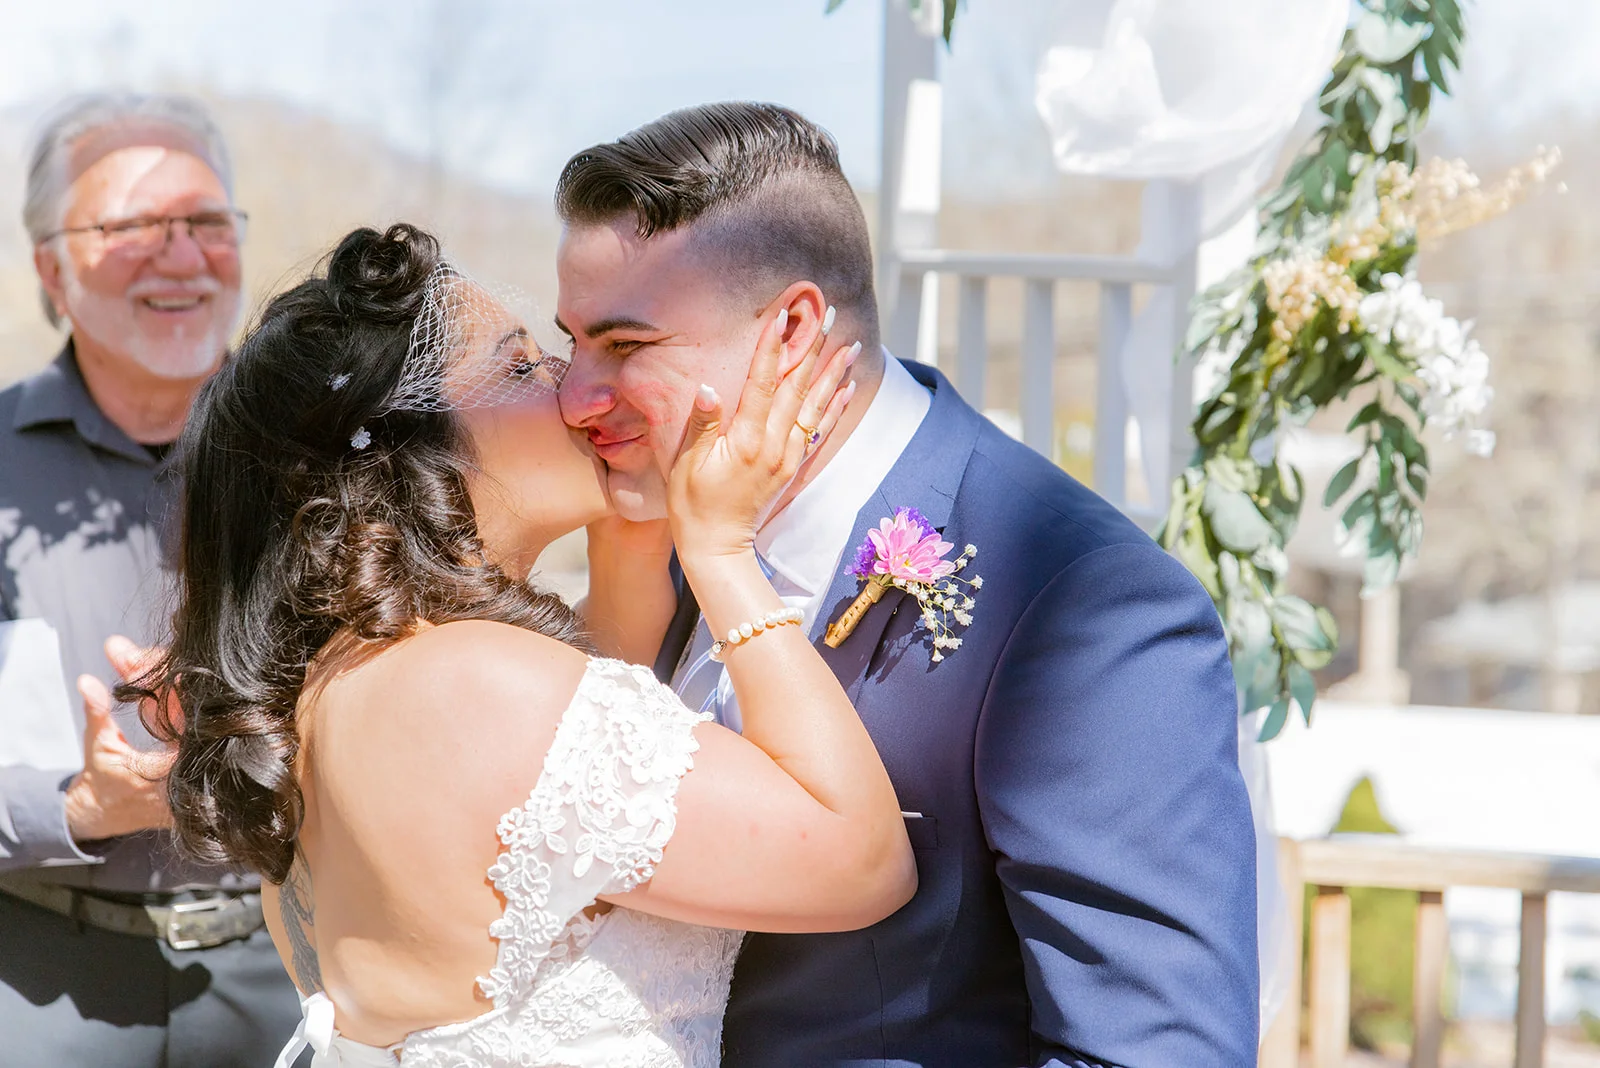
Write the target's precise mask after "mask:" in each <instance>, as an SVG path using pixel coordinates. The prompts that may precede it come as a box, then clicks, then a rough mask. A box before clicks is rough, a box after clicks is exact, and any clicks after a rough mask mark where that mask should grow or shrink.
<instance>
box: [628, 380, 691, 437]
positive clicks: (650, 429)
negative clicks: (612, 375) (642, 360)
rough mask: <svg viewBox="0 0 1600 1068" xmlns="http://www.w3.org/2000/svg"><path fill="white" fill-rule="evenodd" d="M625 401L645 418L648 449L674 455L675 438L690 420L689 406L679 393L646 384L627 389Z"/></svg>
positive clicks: (659, 383) (658, 383) (656, 383)
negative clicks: (666, 451)
mask: <svg viewBox="0 0 1600 1068" xmlns="http://www.w3.org/2000/svg"><path fill="white" fill-rule="evenodd" d="M626 399H627V402H628V404H629V405H630V406H631V407H633V409H634V410H635V411H637V412H638V413H639V414H640V415H641V416H643V417H644V422H645V427H646V433H647V435H648V440H649V442H650V444H651V447H652V448H655V449H662V448H671V449H673V450H674V451H676V448H677V438H678V437H679V436H680V435H681V434H682V432H683V425H684V423H685V422H687V421H688V418H689V414H688V413H689V406H688V402H687V401H686V400H684V399H683V398H680V397H679V395H678V391H677V390H674V389H673V388H672V386H671V384H670V383H667V382H662V381H659V380H648V381H643V382H639V383H636V384H635V385H634V386H633V387H632V388H630V389H629V390H628V396H627V398H626Z"/></svg>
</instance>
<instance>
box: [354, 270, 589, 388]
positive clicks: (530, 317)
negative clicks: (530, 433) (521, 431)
mask: <svg viewBox="0 0 1600 1068" xmlns="http://www.w3.org/2000/svg"><path fill="white" fill-rule="evenodd" d="M537 321H538V318H537V316H536V315H535V314H534V309H533V304H532V301H531V300H529V299H528V297H527V295H526V294H525V293H523V292H521V291H520V290H518V289H516V288H515V287H512V286H503V285H490V284H486V283H484V282H480V281H478V280H477V279H475V278H472V277H471V276H469V275H467V274H466V273H465V272H464V271H462V270H461V269H460V268H459V267H456V266H454V265H453V264H449V263H444V262H441V263H440V264H439V265H438V266H437V267H435V268H434V269H433V273H432V274H431V275H429V277H428V282H427V287H426V291H425V296H424V299H423V306H422V311H421V312H420V313H419V314H418V316H417V320H416V324H415V325H414V326H413V327H412V329H411V341H410V345H409V346H408V347H407V350H406V358H405V365H404V367H403V368H402V369H401V372H400V381H399V383H398V384H397V385H396V386H395V389H394V392H393V393H392V394H391V395H390V397H389V399H388V401H387V402H386V403H385V404H384V407H383V412H384V413H388V412H402V411H406V412H444V411H461V410H464V409H469V408H486V407H493V406H496V405H501V404H510V403H514V402H516V401H518V400H522V399H524V398H526V397H529V396H533V395H536V394H540V393H549V392H551V391H552V390H554V389H556V388H557V387H558V386H560V385H561V379H562V377H563V376H564V375H565V374H566V370H567V361H566V359H565V358H564V357H562V356H560V355H558V354H556V353H554V352H551V351H548V350H547V349H546V348H545V347H544V346H542V345H540V344H539V342H538V340H537V339H536V338H535V336H534V334H533V332H532V324H534V323H536V322H537Z"/></svg>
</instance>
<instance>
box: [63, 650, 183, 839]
mask: <svg viewBox="0 0 1600 1068" xmlns="http://www.w3.org/2000/svg"><path fill="white" fill-rule="evenodd" d="M106 656H107V657H108V658H110V660H111V662H112V664H113V666H115V667H116V669H117V674H119V675H121V676H122V677H123V678H125V679H136V678H138V677H139V676H140V675H142V674H143V673H144V671H145V670H146V668H147V667H148V665H149V664H150V663H151V660H152V653H151V651H149V650H145V649H141V648H139V647H138V646H137V645H135V644H134V643H133V642H130V641H129V640H128V639H126V638H122V637H120V636H119V637H114V638H112V639H110V640H109V641H107V642H106ZM78 693H79V695H80V696H81V697H82V698H83V770H82V771H80V772H79V773H78V774H77V775H75V776H73V778H72V781H71V782H70V783H69V784H68V785H67V793H66V808H67V829H68V831H70V832H71V834H72V837H73V839H74V840H75V841H79V842H88V841H94V840H96V839H101V838H113V837H116V836H118V835H124V834H135V833H137V832H139V831H148V830H155V829H158V828H164V827H169V826H171V825H172V812H171V810H170V809H169V808H168V807H167V788H166V781H165V775H166V770H167V767H168V765H169V764H170V761H171V757H172V753H171V749H170V747H168V748H163V749H157V750H152V751H142V750H139V749H136V748H134V746H133V744H132V743H130V742H129V741H128V739H127V736H126V735H124V734H123V733H122V728H120V727H118V726H117V723H116V720H115V719H113V718H112V715H111V691H110V690H108V689H107V688H106V684H105V683H103V682H101V681H100V680H99V679H97V678H95V677H94V676H93V675H80V676H79V677H78ZM171 711H172V709H171V707H169V708H167V709H164V710H163V712H164V713H166V714H169V715H170V713H171ZM170 721H171V720H170V719H169V722H170Z"/></svg>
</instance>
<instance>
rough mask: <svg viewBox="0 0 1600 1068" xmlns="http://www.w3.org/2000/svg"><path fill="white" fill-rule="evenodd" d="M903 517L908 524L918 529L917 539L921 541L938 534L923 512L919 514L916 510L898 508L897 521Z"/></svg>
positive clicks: (896, 512) (896, 511) (895, 515)
mask: <svg viewBox="0 0 1600 1068" xmlns="http://www.w3.org/2000/svg"><path fill="white" fill-rule="evenodd" d="M902 516H904V517H905V521H906V522H907V523H908V524H910V525H911V526H913V527H915V528H917V539H918V540H919V541H920V540H921V539H923V538H926V537H928V536H929V535H931V534H936V533H938V532H937V531H935V530H934V529H933V524H932V523H930V522H928V517H927V516H925V515H923V514H922V513H921V512H919V511H918V510H917V509H915V508H898V509H896V510H895V513H894V517H895V518H896V519H899V518H901V517H902Z"/></svg>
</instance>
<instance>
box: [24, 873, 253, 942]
mask: <svg viewBox="0 0 1600 1068" xmlns="http://www.w3.org/2000/svg"><path fill="white" fill-rule="evenodd" d="M0 892H3V893H6V894H9V895H10V896H11V897H14V898H17V899H19V900H22V901H26V902H28V904H30V905H37V906H39V907H40V908H42V909H49V910H50V911H51V912H54V913H58V914H60V915H62V916H65V917H67V918H68V919H71V920H73V921H75V922H77V923H82V924H87V925H89V926H90V927H98V928H99V929H100V930H102V931H111V932H113V933H115V934H121V935H132V936H134V937H139V938H159V939H161V940H162V941H164V942H166V943H167V945H169V946H171V947H172V948H173V949H210V948H211V947H212V946H220V945H222V944H223V943H224V942H232V941H235V940H236V939H240V938H249V937H250V936H251V935H252V934H254V933H255V932H257V931H259V930H261V928H262V926H264V924H265V921H264V920H263V919H262V915H261V895H260V894H259V893H255V892H253V891H252V892H249V893H242V894H229V893H215V894H212V895H210V896H208V897H202V898H197V899H196V900H194V901H174V902H172V903H171V904H167V905H137V904H125V903H123V902H121V901H111V900H108V899H107V898H103V897H96V896H95V895H94V894H92V893H89V892H86V891H83V890H79V889H77V888H76V887H71V886H60V885H57V884H56V883H45V882H39V881H38V880H35V879H0Z"/></svg>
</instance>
